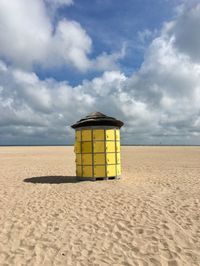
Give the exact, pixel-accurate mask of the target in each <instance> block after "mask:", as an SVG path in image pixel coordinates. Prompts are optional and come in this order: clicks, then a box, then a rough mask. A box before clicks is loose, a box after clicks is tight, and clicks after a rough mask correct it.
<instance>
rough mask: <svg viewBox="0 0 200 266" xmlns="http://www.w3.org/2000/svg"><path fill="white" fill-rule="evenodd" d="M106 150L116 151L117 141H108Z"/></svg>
mask: <svg viewBox="0 0 200 266" xmlns="http://www.w3.org/2000/svg"><path fill="white" fill-rule="evenodd" d="M106 152H115V141H106Z"/></svg>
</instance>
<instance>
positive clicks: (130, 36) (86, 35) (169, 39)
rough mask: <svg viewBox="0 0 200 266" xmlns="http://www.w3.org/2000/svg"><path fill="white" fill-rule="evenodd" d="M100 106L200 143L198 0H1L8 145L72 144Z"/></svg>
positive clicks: (167, 141)
mask: <svg viewBox="0 0 200 266" xmlns="http://www.w3.org/2000/svg"><path fill="white" fill-rule="evenodd" d="M94 111H99V112H102V113H104V114H106V115H108V116H113V117H115V118H117V119H120V120H122V121H123V122H124V126H123V127H122V128H121V140H122V144H143V145H149V144H151V145H160V144H162V145H200V1H199V0H126V1H122V0H115V1H112V0H84V1H83V0H34V1H27V0H15V1H8V0H1V1H0V145H57V144H59V145H66V144H73V142H74V130H73V129H72V128H71V127H70V125H72V124H73V123H75V122H76V121H77V120H79V119H81V118H83V117H85V116H86V115H88V114H90V113H91V112H94Z"/></svg>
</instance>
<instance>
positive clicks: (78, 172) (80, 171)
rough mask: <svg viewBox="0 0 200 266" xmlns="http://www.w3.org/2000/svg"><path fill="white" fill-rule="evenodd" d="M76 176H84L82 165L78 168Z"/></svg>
mask: <svg viewBox="0 0 200 266" xmlns="http://www.w3.org/2000/svg"><path fill="white" fill-rule="evenodd" d="M76 175H77V176H82V167H81V165H77V166H76Z"/></svg>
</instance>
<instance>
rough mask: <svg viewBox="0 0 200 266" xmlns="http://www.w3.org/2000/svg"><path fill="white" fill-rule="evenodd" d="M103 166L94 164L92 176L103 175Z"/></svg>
mask: <svg viewBox="0 0 200 266" xmlns="http://www.w3.org/2000/svg"><path fill="white" fill-rule="evenodd" d="M105 176H106V172H105V166H104V165H95V166H94V177H105Z"/></svg>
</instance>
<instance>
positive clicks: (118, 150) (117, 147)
mask: <svg viewBox="0 0 200 266" xmlns="http://www.w3.org/2000/svg"><path fill="white" fill-rule="evenodd" d="M116 151H117V152H120V141H116Z"/></svg>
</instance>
